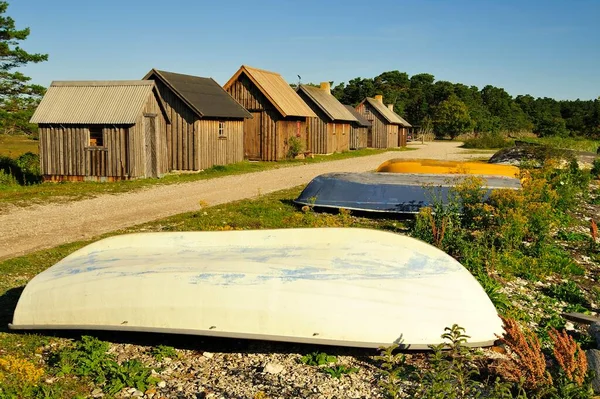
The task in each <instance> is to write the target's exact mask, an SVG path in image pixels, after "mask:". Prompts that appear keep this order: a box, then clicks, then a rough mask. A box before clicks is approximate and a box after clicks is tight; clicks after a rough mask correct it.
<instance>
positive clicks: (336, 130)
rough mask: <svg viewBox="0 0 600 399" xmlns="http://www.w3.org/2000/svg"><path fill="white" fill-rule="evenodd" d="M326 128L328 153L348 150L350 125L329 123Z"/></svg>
mask: <svg viewBox="0 0 600 399" xmlns="http://www.w3.org/2000/svg"><path fill="white" fill-rule="evenodd" d="M327 127H328V135H327V136H328V150H329V152H328V153H332V152H343V151H348V150H350V123H345V122H331V123H329V124H328V126H327Z"/></svg>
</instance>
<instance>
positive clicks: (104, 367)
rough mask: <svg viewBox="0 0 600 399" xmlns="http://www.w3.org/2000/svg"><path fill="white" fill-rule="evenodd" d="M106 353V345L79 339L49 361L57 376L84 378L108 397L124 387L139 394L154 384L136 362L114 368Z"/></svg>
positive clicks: (115, 365)
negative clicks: (72, 375) (136, 390)
mask: <svg viewBox="0 0 600 399" xmlns="http://www.w3.org/2000/svg"><path fill="white" fill-rule="evenodd" d="M108 349H109V344H108V342H103V341H100V340H98V339H97V338H94V337H89V336H83V337H81V341H78V342H76V343H75V345H74V346H73V347H69V348H65V349H63V350H62V351H60V352H58V353H57V354H55V355H54V356H53V357H52V358H51V359H50V361H51V363H52V364H54V365H55V366H56V367H58V369H59V372H58V374H59V375H67V374H74V375H76V376H79V377H88V378H90V379H91V380H92V381H93V382H94V383H95V384H98V385H100V386H101V387H102V390H103V391H104V392H105V393H108V394H110V395H114V394H116V393H117V392H119V391H120V390H121V389H123V388H126V387H132V388H136V389H138V390H140V391H142V392H143V391H145V390H146V389H147V388H148V387H149V386H151V385H153V384H155V383H156V382H157V381H156V379H155V378H153V377H152V376H151V370H150V369H149V368H147V367H145V366H144V365H143V364H142V363H141V362H140V361H139V360H136V359H133V360H128V361H126V362H123V363H122V364H118V363H117V362H116V361H115V359H114V356H113V355H111V354H109V353H108V352H107V351H108Z"/></svg>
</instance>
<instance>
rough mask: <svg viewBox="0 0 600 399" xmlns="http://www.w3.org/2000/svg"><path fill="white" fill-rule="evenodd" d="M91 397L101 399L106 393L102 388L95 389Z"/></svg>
mask: <svg viewBox="0 0 600 399" xmlns="http://www.w3.org/2000/svg"><path fill="white" fill-rule="evenodd" d="M91 395H92V398H101V397H103V396H104V392H102V389H100V388H94V390H93V391H92V394H91Z"/></svg>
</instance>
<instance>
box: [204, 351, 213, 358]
mask: <svg viewBox="0 0 600 399" xmlns="http://www.w3.org/2000/svg"><path fill="white" fill-rule="evenodd" d="M202 356H204V357H205V358H207V359H212V358H213V356H214V353H210V352H204V353H203V354H202Z"/></svg>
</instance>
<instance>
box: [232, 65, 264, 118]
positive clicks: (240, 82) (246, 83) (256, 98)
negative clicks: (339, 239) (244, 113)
mask: <svg viewBox="0 0 600 399" xmlns="http://www.w3.org/2000/svg"><path fill="white" fill-rule="evenodd" d="M227 92H228V93H229V94H230V95H231V96H232V97H233V98H235V99H236V101H237V102H238V103H240V104H241V105H242V107H244V108H246V109H247V110H248V111H262V110H265V109H274V108H275V107H274V106H273V105H272V104H271V103H270V102H269V100H268V99H267V98H266V97H265V96H264V95H263V94H262V92H261V91H260V90H258V88H257V87H256V86H255V85H254V83H252V81H251V80H250V79H249V78H248V77H247V76H246V74H244V73H242V74H241V75H240V77H239V78H238V79H237V80H236V81H235V82H233V84H232V85H231V86H230V87H229V89H227Z"/></svg>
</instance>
